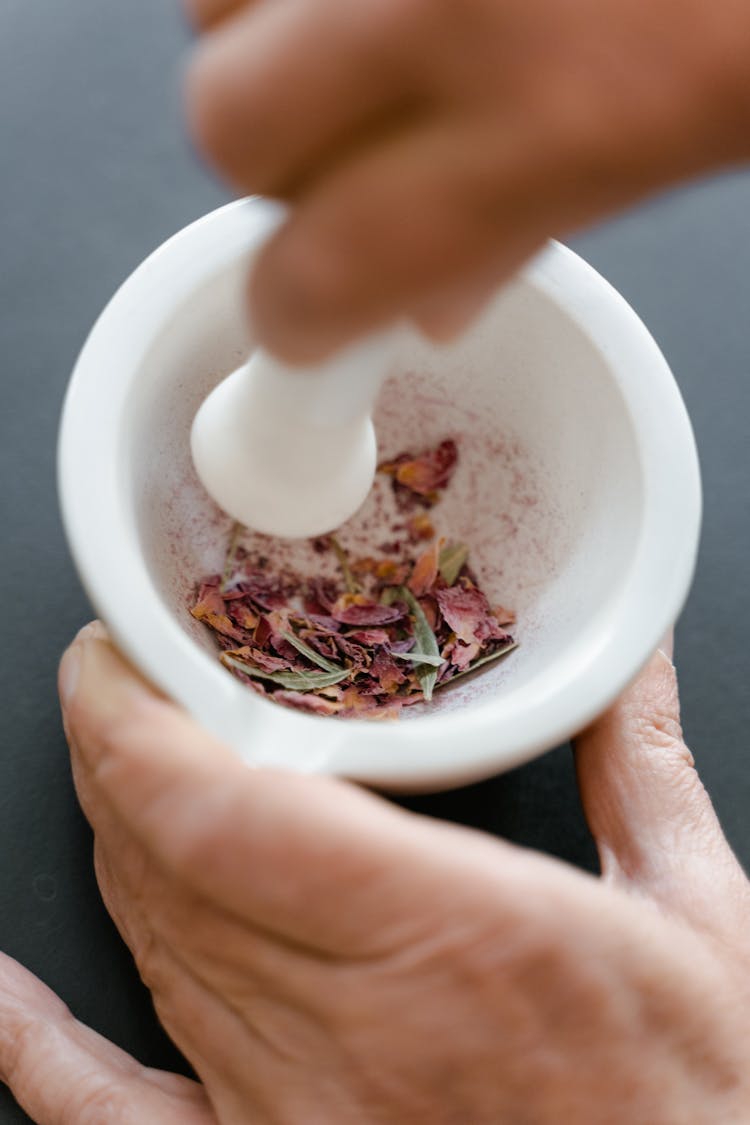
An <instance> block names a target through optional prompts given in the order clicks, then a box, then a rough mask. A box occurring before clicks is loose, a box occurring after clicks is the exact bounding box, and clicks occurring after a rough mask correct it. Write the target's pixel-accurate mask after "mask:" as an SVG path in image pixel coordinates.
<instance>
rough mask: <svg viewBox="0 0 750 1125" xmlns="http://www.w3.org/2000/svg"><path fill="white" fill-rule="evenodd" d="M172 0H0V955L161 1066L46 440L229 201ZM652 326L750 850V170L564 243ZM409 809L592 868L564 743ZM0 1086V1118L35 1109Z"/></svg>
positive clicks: (708, 704)
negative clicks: (98, 339) (685, 442)
mask: <svg viewBox="0 0 750 1125" xmlns="http://www.w3.org/2000/svg"><path fill="white" fill-rule="evenodd" d="M187 41H188V33H187V30H186V28H185V27H184V25H183V24H182V21H181V19H180V16H179V12H178V11H177V7H176V0H173V2H166V3H165V2H162V3H154V0H127V3H123V2H122V0H64V2H61V0H2V4H0V169H1V173H0V362H1V363H2V384H1V386H0V394H1V395H2V398H1V399H0V466H1V467H2V469H1V472H0V520H1V522H0V526H1V527H2V540H1V542H2V577H3V594H2V601H3V607H2V612H1V613H0V622H1V624H0V629H1V630H2V650H3V651H2V660H1V661H0V949H2V950H3V951H5V952H6V953H9V954H11V955H12V956H14V957H17V958H18V959H19V960H20V961H22V962H23V963H24V964H25V965H27V966H28V967H29V968H30V969H31V970H33V971H34V972H35V973H37V974H38V975H39V976H40V977H42V979H43V980H44V981H46V982H47V983H48V984H49V985H50V986H51V987H52V988H53V989H55V990H56V991H57V992H58V993H59V994H60V995H61V996H62V997H63V998H64V1000H65V1001H66V1002H67V1003H68V1004H69V1005H70V1006H71V1008H72V1009H73V1011H74V1013H75V1014H76V1016H77V1017H78V1018H79V1019H81V1020H83V1021H85V1022H86V1023H88V1024H90V1025H92V1026H93V1027H95V1028H96V1029H97V1030H99V1031H100V1032H102V1033H103V1034H104V1035H106V1036H108V1037H110V1038H111V1039H113V1040H114V1041H115V1042H116V1043H118V1044H120V1045H121V1046H123V1047H124V1048H126V1049H127V1050H128V1051H131V1052H133V1053H134V1054H135V1055H136V1056H137V1057H138V1058H139V1059H141V1060H142V1061H143V1062H146V1063H148V1064H150V1065H153V1066H167V1067H169V1066H172V1067H180V1066H184V1064H183V1063H181V1060H180V1059H179V1057H178V1056H177V1054H176V1052H175V1051H174V1050H173V1048H172V1047H171V1046H170V1044H169V1043H168V1041H167V1040H166V1038H165V1037H164V1036H163V1035H162V1033H161V1032H160V1030H159V1028H158V1025H157V1024H156V1021H155V1019H154V1016H153V1013H152V1010H151V1007H150V1003H149V999H148V996H147V994H146V993H145V991H144V990H143V989H142V988H141V987H140V986H139V984H138V979H137V976H136V974H135V971H134V968H133V965H132V963H131V960H130V957H129V954H128V952H127V950H126V949H125V947H124V946H123V945H122V943H121V942H120V940H119V938H118V936H117V934H116V932H115V930H114V927H113V926H112V924H111V923H110V921H109V919H108V917H107V915H106V913H105V911H104V909H103V907H102V906H101V904H100V901H99V898H98V894H97V890H96V885H95V882H94V878H93V874H92V862H91V837H90V833H89V831H88V829H87V826H86V824H85V822H84V820H83V818H82V816H81V815H80V813H79V812H78V809H77V806H76V802H75V798H74V794H73V790H72V786H71V781H70V775H69V768H68V760H67V754H66V748H65V743H64V740H63V737H62V732H61V728H60V720H59V714H58V709H57V702H56V696H55V685H54V681H55V670H56V664H57V660H58V656H59V654H60V652H61V650H62V648H63V647H64V645H65V643H66V641H67V640H68V639H69V637H70V636H71V635H72V634H73V632H74V631H75V630H76V629H77V628H78V627H79V626H80V625H81V624H83V623H84V622H85V621H86V620H87V619H88V617H89V609H88V606H87V603H86V599H85V597H84V595H83V593H82V591H81V588H80V586H79V584H78V581H77V579H76V576H75V574H74V572H73V568H72V566H71V563H70V560H69V557H68V552H67V548H66V545H65V541H64V538H63V534H62V530H61V527H60V522H59V517H58V510H57V496H56V490H55V442H56V431H57V423H58V414H59V410H60V405H61V401H62V396H63V392H64V390H65V384H66V382H67V379H68V376H69V374H70V371H71V368H72V365H73V363H74V360H75V357H76V354H77V352H78V350H79V348H80V346H81V344H82V342H83V340H84V337H85V335H86V333H87V331H88V329H89V328H90V326H91V324H92V322H93V321H94V319H95V317H96V316H97V314H98V312H99V311H100V309H101V307H102V305H103V304H104V303H105V301H106V300H107V299H108V298H109V296H110V295H111V293H112V292H113V290H114V289H115V288H116V287H117V285H118V284H119V283H120V281H121V280H123V279H124V277H125V276H126V275H127V274H128V273H129V272H130V271H131V270H132V269H133V267H134V266H135V265H136V264H137V263H138V262H139V261H140V260H141V259H142V258H143V257H144V256H145V255H146V254H148V252H149V251H150V250H151V249H152V248H153V247H154V246H156V245H157V244H158V243H159V242H161V241H162V240H163V239H164V238H165V237H167V236H168V235H170V234H172V233H173V232H174V231H175V230H177V229H178V228H179V227H181V226H183V225H184V224H185V223H187V222H189V221H190V220H192V219H194V218H195V217H197V216H198V215H200V214H201V213H202V212H205V211H208V210H210V209H212V208H213V207H215V206H217V205H219V204H220V203H222V202H224V200H225V199H226V196H225V193H224V192H223V191H222V189H221V188H220V187H218V186H217V185H216V183H215V182H214V181H213V180H212V179H211V177H210V176H209V175H208V174H207V173H206V172H205V170H204V169H202V168H201V166H200V165H199V163H198V162H197V161H196V160H195V158H194V157H193V155H192V154H191V152H190V149H189V146H188V144H187V142H186V140H185V138H184V133H183V128H182V123H181V119H180V107H179V73H180V66H181V59H182V56H183V52H184V49H185V46H186V43H187ZM574 245H575V247H576V249H578V250H579V251H580V252H581V253H582V254H583V255H584V256H585V257H587V258H588V259H589V261H591V262H592V263H593V264H594V265H595V266H596V267H597V268H598V269H600V270H601V272H602V273H604V274H605V275H606V276H607V277H608V278H609V279H610V280H611V281H612V282H613V284H614V285H615V286H617V287H618V288H619V289H620V290H621V292H622V293H623V294H624V295H625V296H626V297H627V298H628V300H629V301H630V302H631V303H632V304H633V305H634V306H635V308H636V309H637V310H638V312H639V313H640V314H641V316H642V317H643V319H644V320H645V322H646V323H647V324H648V326H649V327H650V328H651V330H652V332H653V333H654V335H655V336H656V338H657V340H658V341H659V343H660V344H661V346H662V348H663V350H664V352H665V354H666V356H667V359H668V360H669V362H670V363H671V365H672V367H673V370H674V371H675V373H676V375H677V378H678V381H679V383H680V386H681V388H682V391H683V394H684V396H685V399H686V401H687V405H688V409H689V411H690V413H691V416H692V420H693V424H694V427H695V431H696V435H697V440H698V446H699V450H700V455H701V461H702V468H703V478H704V488H705V505H706V514H705V523H704V531H703V540H702V548H701V554H700V561H699V565H698V572H697V576H696V580H695V585H694V587H693V591H692V594H691V596H690V600H689V602H688V605H687V608H686V610H685V613H684V615H683V617H682V619H681V622H680V625H679V628H678V633H677V653H676V660H677V664H678V668H679V672H680V678H681V685H682V695H683V711H684V723H685V728H686V733H687V738H688V741H689V743H690V745H691V747H692V749H693V751H694V753H695V756H696V759H697V762H698V766H699V768H700V770H701V773H702V775H703V778H704V780H705V782H706V784H707V786H708V788H709V790H710V792H711V794H712V796H713V799H714V801H715V804H716V806H717V809H718V812H719V815H720V817H721V820H722V822H723V824H724V827H725V829H726V831H727V833H728V835H729V837H730V839H731V841H732V843H733V845H734V847H735V848H736V850H737V852H738V853H739V855H740V858H741V859H742V860H743V862H744V863H745V864H747V863H748V861H750V817H749V816H748V812H749V811H750V759H749V758H748V752H747V751H748V745H747V743H748V739H747V733H746V732H747V729H748V725H749V724H750V686H749V685H750V645H748V641H747V637H748V626H749V625H750V582H749V581H748V555H749V553H750V521H749V520H748V486H749V484H750V447H749V445H748V440H747V432H748V427H749V426H750V317H749V310H750V304H749V302H748V297H749V295H750V288H749V286H748V277H749V276H750V173H748V174H736V175H733V176H727V177H722V178H720V179H718V180H714V181H712V182H710V183H706V184H700V185H697V186H695V187H691V188H689V189H688V190H683V191H680V192H678V193H675V194H671V195H669V196H668V197H666V198H663V199H660V200H658V201H656V202H652V203H649V204H648V205H646V206H644V207H640V208H638V209H636V210H635V211H633V212H632V213H630V214H628V215H627V216H625V217H624V218H621V219H618V220H617V221H616V222H611V223H607V224H604V225H603V226H601V227H600V228H598V229H597V230H595V231H592V232H589V233H587V234H585V235H583V236H582V237H579V238H577V239H576V240H575V241H574ZM407 803H408V804H410V805H411V806H413V807H415V808H419V809H421V810H423V811H427V812H431V813H434V814H436V815H439V816H445V817H450V818H455V819H458V820H462V821H465V822H467V823H471V824H476V825H480V826H481V827H484V828H486V829H488V830H490V831H493V832H496V833H500V834H502V835H504V836H507V837H510V838H511V839H513V840H516V841H520V842H523V843H528V844H530V845H533V846H535V847H538V848H541V849H544V850H546V851H549V852H551V853H554V854H556V855H559V856H562V857H564V858H566V859H568V860H570V861H571V862H574V863H578V864H581V865H583V866H586V867H589V868H592V869H593V868H594V867H595V861H594V854H593V848H592V845H591V841H590V839H589V837H588V834H587V831H586V828H585V825H584V823H583V819H582V816H581V811H580V806H579V803H578V798H577V795H576V791H575V783H574V777H573V770H572V763H571V757H570V751H569V750H568V749H567V748H562V749H560V750H557V751H554V752H552V753H550V754H548V755H546V756H545V757H544V758H541V759H539V760H538V761H536V762H533V763H531V764H530V765H528V766H525V767H523V768H522V769H518V770H516V771H514V772H513V773H511V774H507V775H505V776H504V777H499V778H495V779H493V780H490V781H487V782H484V783H483V784H480V785H476V786H473V787H471V788H470V789H466V790H461V791H457V792H453V793H447V794H442V795H440V796H437V797H421V798H416V799H414V800H411V801H409V802H407ZM26 1120H27V1118H26V1117H25V1116H24V1114H22V1113H21V1112H20V1111H19V1110H18V1109H17V1108H15V1107H14V1105H13V1103H12V1100H11V1099H10V1098H9V1097H8V1096H7V1095H6V1094H5V1093H4V1092H0V1122H2V1123H3V1125H5V1123H6V1122H7V1123H9V1122H20V1121H26Z"/></svg>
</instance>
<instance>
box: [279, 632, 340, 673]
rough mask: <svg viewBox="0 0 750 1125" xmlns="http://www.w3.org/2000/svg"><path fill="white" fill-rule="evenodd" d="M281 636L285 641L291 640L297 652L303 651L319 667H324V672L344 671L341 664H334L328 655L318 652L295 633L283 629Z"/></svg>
mask: <svg viewBox="0 0 750 1125" xmlns="http://www.w3.org/2000/svg"><path fill="white" fill-rule="evenodd" d="M281 636H282V637H283V638H284V640H285V641H289V644H290V645H292V646H293V647H294V648H296V650H297V652H299V653H301V654H302V655H303V656H306V657H307V659H308V660H309V661H311V662H312V663H313V664H317V666H318V668H322V669H323V671H324V672H342V671H344V669H343V668H342V667H341V665H340V664H334V662H333V661H332V660H328V658H327V657H325V656H323V655H322V654H321V653H319V652H316V651H315V649H314V648H311V647H310V645H308V644H305V642H304V641H303V640H300V638H299V637H298V636H297V635H296V634H295V633H287V632H284V631H283V630H282V632H281Z"/></svg>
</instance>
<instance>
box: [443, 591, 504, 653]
mask: <svg viewBox="0 0 750 1125" xmlns="http://www.w3.org/2000/svg"><path fill="white" fill-rule="evenodd" d="M435 598H436V600H437V603H438V605H439V606H440V613H441V614H442V616H443V618H444V620H445V621H446V623H447V624H448V625H450V627H451V629H452V630H453V632H454V633H455V634H456V637H457V639H458V640H459V641H463V642H464V644H467V645H470V644H474V643H475V642H481V641H486V640H490V639H491V638H494V637H502V636H504V635H505V634H504V632H503V630H502V629H501V628H500V626H499V625H498V623H497V620H496V619H495V617H494V616H493V614H492V610H491V609H490V603H489V602H488V601H487V598H486V597H485V596H484V594H483V593H482V591H481V590H478V589H477V588H476V586H467V585H464V584H463V583H462V584H461V585H457V586H445V587H443V588H442V589H436V590H435Z"/></svg>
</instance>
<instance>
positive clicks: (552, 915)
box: [0, 626, 750, 1125]
mask: <svg viewBox="0 0 750 1125" xmlns="http://www.w3.org/2000/svg"><path fill="white" fill-rule="evenodd" d="M61 688H62V691H63V698H64V699H65V712H64V713H65V723H66V729H67V732H68V737H69V741H70V745H71V750H72V755H73V768H74V776H75V781H76V786H77V790H78V793H79V796H80V800H81V803H82V805H83V808H84V810H85V812H86V815H87V816H88V817H89V819H90V821H91V824H92V826H93V828H94V831H95V838H96V849H95V860H96V870H97V875H98V878H99V883H100V886H101V890H102V894H103V896H104V899H105V902H106V904H107V906H108V908H109V910H110V912H111V913H112V915H113V917H114V919H115V921H116V923H117V925H118V927H119V929H120V932H121V933H122V935H123V937H124V939H125V941H126V942H127V943H128V945H129V946H130V948H131V950H132V952H133V955H134V957H135V960H136V963H137V965H138V968H139V971H140V973H141V975H142V977H143V979H144V981H145V982H146V984H147V985H148V986H149V987H150V988H151V990H152V992H153V997H154V1002H155V1005H156V1010H157V1012H158V1014H159V1017H160V1019H161V1020H162V1022H163V1023H164V1026H165V1027H166V1029H167V1030H168V1032H169V1033H170V1035H171V1036H172V1037H173V1039H174V1040H175V1042H176V1043H177V1044H178V1045H179V1046H180V1047H181V1049H182V1050H183V1051H184V1052H185V1054H186V1055H187V1057H188V1058H189V1059H190V1061H191V1062H192V1064H193V1066H194V1067H195V1070H196V1072H197V1074H198V1076H199V1078H200V1084H198V1083H193V1082H189V1081H188V1080H186V1079H182V1078H178V1077H176V1076H169V1075H165V1074H158V1073H155V1072H152V1071H145V1070H143V1069H142V1068H141V1067H139V1066H138V1065H137V1064H136V1063H135V1062H134V1061H133V1060H132V1059H129V1058H128V1057H127V1056H125V1055H124V1054H123V1053H122V1052H120V1051H119V1050H117V1049H116V1048H114V1047H112V1046H111V1045H110V1044H108V1043H106V1042H105V1041H104V1040H102V1039H101V1038H100V1037H98V1036H97V1035H95V1034H94V1033H93V1032H91V1031H89V1030H87V1029H86V1028H83V1027H82V1026H81V1025H80V1024H77V1023H76V1022H75V1021H74V1020H73V1019H72V1018H71V1016H70V1015H69V1014H68V1013H67V1012H66V1010H65V1009H64V1008H63V1006H62V1004H61V1003H60V1001H58V1000H57V999H56V998H55V997H53V996H52V994H51V993H49V992H48V991H47V990H46V989H45V988H44V986H43V985H41V984H40V983H39V982H37V981H34V980H33V978H31V977H29V975H28V974H26V973H25V971H24V970H22V969H21V968H20V966H17V965H15V964H14V963H13V962H11V961H9V960H7V959H6V960H5V961H3V962H2V964H1V965H0V1029H1V1030H0V1073H2V1074H3V1075H4V1076H5V1078H6V1081H8V1082H9V1083H10V1085H11V1087H12V1089H13V1091H14V1093H15V1094H16V1096H17V1097H18V1099H19V1100H20V1101H21V1103H22V1104H23V1105H25V1106H26V1108H27V1109H28V1111H29V1113H30V1114H31V1116H32V1117H34V1118H35V1120H37V1121H38V1122H40V1123H41V1125H67V1123H69V1122H75V1123H76V1125H100V1123H101V1122H104V1121H106V1122H107V1123H110V1122H112V1123H118V1125H119V1123H121V1122H122V1123H128V1125H130V1123H131V1122H132V1123H134V1125H135V1123H136V1122H137V1123H139V1125H140V1123H143V1122H151V1121H154V1122H157V1121H158V1122H159V1123H160V1125H173V1123H174V1125H177V1123H180V1125H209V1123H210V1125H215V1123H221V1125H235V1123H240V1122H252V1123H253V1125H349V1123H351V1125H355V1123H356V1125H362V1123H363V1122H368V1123H369V1122H373V1123H374V1122H399V1123H400V1125H408V1123H412V1122H414V1123H423V1122H428V1121H429V1122H430V1123H431V1125H458V1123H461V1125H464V1123H466V1122H472V1125H485V1123H486V1125H490V1123H491V1125H553V1123H554V1125H559V1123H560V1122H561V1121H563V1122H576V1123H577V1125H633V1123H635V1122H638V1123H639V1125H640V1123H642V1122H648V1125H693V1123H694V1125H706V1123H709V1122H710V1123H718V1122H721V1123H722V1125H733V1123H735V1122H737V1123H740V1122H747V1121H748V1120H750V1085H749V1084H748V1073H749V1072H750V1065H749V1064H750V1036H748V1014H747V1013H748V1011H749V1010H750V1005H749V1004H748V999H749V997H748V992H749V991H750V972H749V969H750V940H749V939H748V936H747V935H748V933H749V932H750V926H749V923H750V891H749V888H748V883H747V881H746V879H745V876H744V875H743V873H742V871H741V870H740V868H739V866H738V864H737V862H736V860H735V858H734V856H733V855H732V853H731V851H730V850H729V848H728V846H727V844H726V842H725V840H724V837H723V836H722V833H721V830H720V828H719V826H718V824H717V822H716V819H715V817H714V813H713V811H712V809H711V805H710V803H709V800H708V798H707V796H706V793H705V792H704V790H703V788H702V786H701V784H700V781H699V780H698V778H697V776H696V774H695V771H694V769H693V765H692V760H691V757H690V754H689V752H688V751H687V749H686V748H685V745H684V743H683V742H682V737H681V734H680V727H679V719H678V701H677V690H676V683H675V677H674V671H673V668H672V665H671V662H670V660H669V659H668V658H667V657H666V656H665V655H664V653H663V652H659V653H657V654H656V655H655V656H654V658H653V660H652V661H651V663H650V664H649V666H648V668H647V669H646V670H645V672H644V673H643V674H642V676H641V677H640V679H639V680H638V681H637V683H636V684H635V685H634V686H633V687H632V688H631V689H630V690H629V691H628V692H627V693H626V694H625V695H624V696H623V698H622V699H621V700H620V701H619V702H618V704H617V705H616V706H615V707H614V708H613V709H612V711H610V713H609V714H608V715H606V716H605V717H604V718H603V719H602V720H600V721H599V722H598V723H597V724H596V725H595V726H593V727H592V728H591V729H590V730H588V731H587V732H585V733H584V734H583V735H582V736H581V737H580V739H579V740H578V744H577V750H576V753H577V765H578V771H579V780H580V789H581V796H582V799H583V803H584V807H585V811H586V815H587V817H588V821H589V824H590V826H591V829H592V831H593V833H594V836H595V838H596V841H597V844H598V847H599V851H600V855H601V859H602V865H603V875H602V877H601V878H594V877H592V876H589V875H586V874H583V873H581V872H579V871H576V870H574V869H572V868H569V867H568V866H566V865H564V864H562V863H560V862H557V861H555V860H552V859H549V858H545V857H542V856H540V855H537V854H534V853H531V852H528V851H525V850H523V849H521V848H517V847H512V846H510V845H508V844H505V843H503V842H501V841H498V840H494V839H491V838H489V837H486V836H484V835H482V834H480V833H477V832H473V831H469V830H466V829H462V828H457V827H452V826H449V825H447V824H441V823H436V822H433V821H430V820H427V819H424V818H422V817H419V816H416V815H413V814H411V813H407V812H403V811H400V810H398V809H397V808H395V807H393V806H391V805H389V804H388V803H387V802H385V801H384V800H382V799H380V798H379V797H376V796H373V795H371V794H369V793H366V792H363V791H361V790H359V789H357V788H355V787H354V786H351V785H348V784H346V783H344V782H340V781H335V780H332V779H328V778H321V777H304V776H297V775H293V774H287V773H282V772H274V771H268V770H248V769H247V768H246V767H244V766H243V765H242V764H240V763H239V762H238V761H237V760H236V759H235V758H234V757H233V755H232V754H231V753H230V752H229V751H228V750H227V749H225V748H224V747H223V746H222V745H220V744H218V743H216V742H215V741H213V740H212V739H211V738H210V737H209V736H208V735H207V734H205V733H204V732H203V731H202V730H201V729H200V728H199V727H198V726H196V724H195V723H194V722H193V721H192V720H190V719H189V718H188V717H187V716H186V715H185V714H184V713H183V712H182V711H180V710H179V709H178V708H177V707H175V706H174V705H172V704H171V703H169V702H167V701H165V700H164V699H162V698H161V697H159V696H158V695H157V694H156V693H155V692H154V691H153V690H152V689H150V688H149V686H148V685H147V684H145V683H144V682H143V681H142V680H141V679H140V677H139V676H138V675H137V674H136V673H135V672H134V671H133V670H132V669H131V668H130V667H129V666H128V665H126V664H125V663H124V661H123V660H122V659H121V658H120V656H119V655H118V654H117V653H116V652H115V650H114V649H113V648H112V647H111V645H110V644H109V642H108V640H107V638H106V634H105V633H104V632H103V630H102V629H101V627H100V626H93V627H89V628H88V629H87V630H84V632H83V633H82V634H81V635H80V636H79V638H78V639H77V640H76V642H75V644H74V646H73V647H72V649H71V650H70V651H69V653H68V654H67V656H66V658H65V660H64V663H63V666H62V672H61Z"/></svg>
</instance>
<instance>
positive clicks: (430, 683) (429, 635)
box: [396, 586, 440, 703]
mask: <svg viewBox="0 0 750 1125" xmlns="http://www.w3.org/2000/svg"><path fill="white" fill-rule="evenodd" d="M396 589H397V597H398V600H399V601H405V602H406V604H407V605H408V607H409V612H410V614H411V615H412V617H413V618H414V638H415V640H416V642H417V651H418V652H423V653H425V654H426V655H427V656H438V657H439V656H440V648H439V646H438V643H437V638H436V636H435V634H434V633H433V631H432V629H431V628H430V623H429V621H428V620H427V618H426V617H425V615H424V610H423V609H422V607H421V605H420V604H419V602H418V601H417V599H416V598H415V597H414V595H413V594H412V592H411V590H410V589H408V587H406V586H399V587H397V588H396ZM414 674H415V675H416V677H417V679H418V680H419V684H420V687H421V688H422V694H423V695H424V697H425V699H426V700H427V702H428V703H429V701H430V700H431V699H432V692H433V690H434V687H435V684H436V682H437V668H433V667H430V665H429V664H422V665H418V666H417V667H416V668H415V669H414Z"/></svg>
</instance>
